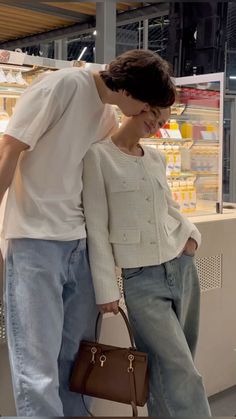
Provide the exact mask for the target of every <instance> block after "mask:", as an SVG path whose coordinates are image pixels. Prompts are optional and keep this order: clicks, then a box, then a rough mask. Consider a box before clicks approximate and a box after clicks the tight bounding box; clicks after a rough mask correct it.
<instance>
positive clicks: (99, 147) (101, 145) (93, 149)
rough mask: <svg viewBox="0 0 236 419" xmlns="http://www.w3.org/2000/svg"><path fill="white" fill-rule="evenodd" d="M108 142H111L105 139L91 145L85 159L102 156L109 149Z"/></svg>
mask: <svg viewBox="0 0 236 419" xmlns="http://www.w3.org/2000/svg"><path fill="white" fill-rule="evenodd" d="M110 142H111V140H110V139H109V138H106V139H104V140H101V141H97V142H96V143H93V144H92V145H91V146H90V147H89V149H88V151H87V153H86V155H85V157H88V156H97V157H99V156H101V155H102V154H104V152H106V150H107V149H109V147H110Z"/></svg>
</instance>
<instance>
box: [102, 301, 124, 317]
mask: <svg viewBox="0 0 236 419" xmlns="http://www.w3.org/2000/svg"><path fill="white" fill-rule="evenodd" d="M98 308H99V311H100V313H102V314H105V313H114V314H118V313H119V300H117V301H112V302H111V303H106V304H99V305H98Z"/></svg>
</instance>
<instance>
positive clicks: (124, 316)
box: [95, 307, 135, 349]
mask: <svg viewBox="0 0 236 419" xmlns="http://www.w3.org/2000/svg"><path fill="white" fill-rule="evenodd" d="M119 312H120V314H121V315H122V317H123V319H124V321H125V324H126V328H127V330H128V333H129V338H130V343H131V349H135V343H134V336H133V332H132V330H131V327H130V324H129V320H128V318H127V316H126V314H125V312H124V310H122V308H120V307H119ZM100 319H102V314H101V313H98V316H97V320H96V325H95V341H96V342H98V324H99V321H100Z"/></svg>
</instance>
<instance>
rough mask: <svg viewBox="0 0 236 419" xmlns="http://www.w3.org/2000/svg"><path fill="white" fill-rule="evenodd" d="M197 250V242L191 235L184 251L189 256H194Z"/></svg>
mask: <svg viewBox="0 0 236 419" xmlns="http://www.w3.org/2000/svg"><path fill="white" fill-rule="evenodd" d="M196 250H197V242H196V240H194V239H192V238H191V237H189V239H188V241H187V242H186V244H185V246H184V249H183V253H184V254H185V255H188V256H194V255H195V252H196Z"/></svg>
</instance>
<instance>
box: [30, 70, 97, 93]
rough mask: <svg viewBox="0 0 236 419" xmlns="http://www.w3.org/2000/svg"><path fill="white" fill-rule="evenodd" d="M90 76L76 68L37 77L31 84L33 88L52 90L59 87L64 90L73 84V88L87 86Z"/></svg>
mask: <svg viewBox="0 0 236 419" xmlns="http://www.w3.org/2000/svg"><path fill="white" fill-rule="evenodd" d="M90 80H91V75H90V74H89V72H88V71H86V70H84V69H78V68H73V67H72V68H63V69H61V70H56V71H54V72H50V73H47V74H45V75H43V76H39V78H38V79H36V80H35V81H34V83H33V84H32V87H33V88H36V89H37V88H45V89H50V90H51V89H53V88H54V87H55V86H60V88H61V89H63V87H64V88H65V89H66V88H67V87H68V85H70V84H73V86H74V87H76V86H78V87H80V86H83V85H86V86H88V85H89V84H90Z"/></svg>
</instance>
